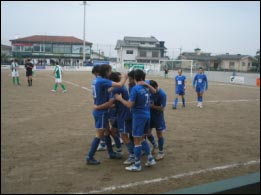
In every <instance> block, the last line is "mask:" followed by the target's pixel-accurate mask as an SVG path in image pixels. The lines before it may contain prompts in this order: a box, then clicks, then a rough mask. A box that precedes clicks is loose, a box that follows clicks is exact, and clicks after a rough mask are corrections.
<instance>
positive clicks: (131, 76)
mask: <svg viewBox="0 0 261 195" xmlns="http://www.w3.org/2000/svg"><path fill="white" fill-rule="evenodd" d="M134 72H135V71H134V70H132V71H130V72H129V73H128V77H130V78H132V79H134Z"/></svg>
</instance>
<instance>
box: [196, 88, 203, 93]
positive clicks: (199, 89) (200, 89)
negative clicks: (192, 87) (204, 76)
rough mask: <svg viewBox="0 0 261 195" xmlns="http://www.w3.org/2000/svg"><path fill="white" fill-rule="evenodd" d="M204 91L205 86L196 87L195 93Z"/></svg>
mask: <svg viewBox="0 0 261 195" xmlns="http://www.w3.org/2000/svg"><path fill="white" fill-rule="evenodd" d="M204 91H205V87H196V92H197V93H203V92H204Z"/></svg>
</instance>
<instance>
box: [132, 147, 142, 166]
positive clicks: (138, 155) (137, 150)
mask: <svg viewBox="0 0 261 195" xmlns="http://www.w3.org/2000/svg"><path fill="white" fill-rule="evenodd" d="M141 148H142V146H135V147H134V155H135V166H137V167H139V166H140V159H141Z"/></svg>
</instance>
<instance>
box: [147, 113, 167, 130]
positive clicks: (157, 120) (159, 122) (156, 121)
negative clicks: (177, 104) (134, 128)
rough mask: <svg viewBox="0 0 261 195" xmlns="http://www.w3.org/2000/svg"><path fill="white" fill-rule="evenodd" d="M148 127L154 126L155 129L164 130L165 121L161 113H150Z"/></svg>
mask: <svg viewBox="0 0 261 195" xmlns="http://www.w3.org/2000/svg"><path fill="white" fill-rule="evenodd" d="M150 128H151V129H153V128H155V129H156V131H165V130H166V123H165V119H164V115H163V114H152V115H151V120H150Z"/></svg>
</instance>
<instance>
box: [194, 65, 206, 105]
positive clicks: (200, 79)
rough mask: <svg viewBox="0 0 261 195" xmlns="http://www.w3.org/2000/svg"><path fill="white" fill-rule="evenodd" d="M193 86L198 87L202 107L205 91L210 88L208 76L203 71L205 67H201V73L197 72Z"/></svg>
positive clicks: (199, 101)
mask: <svg viewBox="0 0 261 195" xmlns="http://www.w3.org/2000/svg"><path fill="white" fill-rule="evenodd" d="M193 88H196V92H197V97H198V105H197V106H198V107H199V108H202V107H203V106H202V102H203V93H204V91H205V90H208V79H207V76H206V75H205V74H204V72H203V68H202V67H200V68H199V73H198V74H196V76H195V78H194V81H193Z"/></svg>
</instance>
